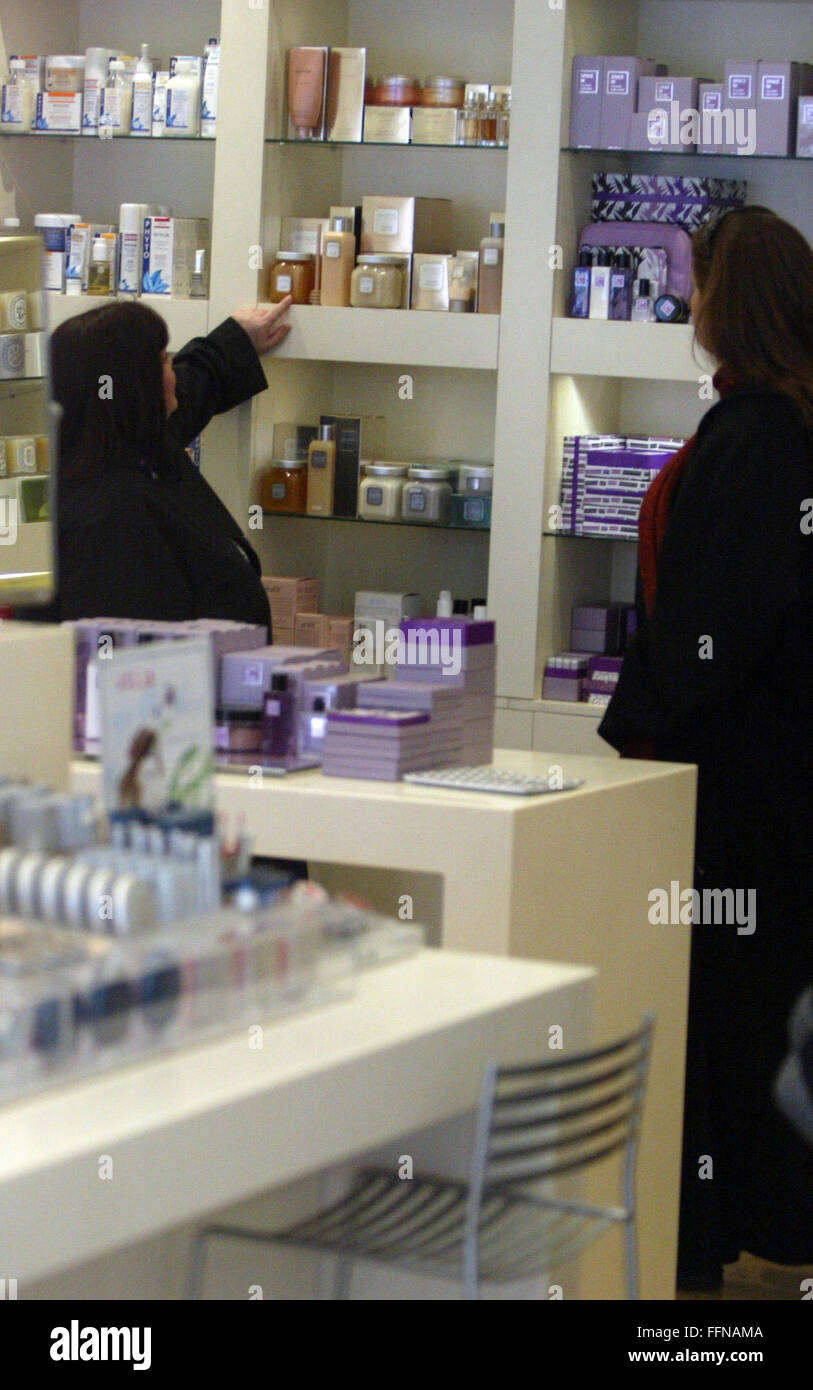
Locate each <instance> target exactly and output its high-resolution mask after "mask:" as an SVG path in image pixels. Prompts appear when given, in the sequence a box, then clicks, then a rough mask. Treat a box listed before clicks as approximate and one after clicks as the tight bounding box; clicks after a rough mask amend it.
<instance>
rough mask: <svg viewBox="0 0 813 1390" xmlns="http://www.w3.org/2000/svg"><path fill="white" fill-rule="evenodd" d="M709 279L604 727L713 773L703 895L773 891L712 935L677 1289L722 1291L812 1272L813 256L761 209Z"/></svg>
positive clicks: (716, 257)
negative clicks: (744, 1278) (805, 1021)
mask: <svg viewBox="0 0 813 1390" xmlns="http://www.w3.org/2000/svg"><path fill="white" fill-rule="evenodd" d="M693 275H694V282H695V290H694V294H693V297H692V317H693V321H694V326H695V335H696V338H697V341H698V343H699V344H700V345H701V347H703V348H704V349H705V350H706V351H707V352H708V353H709V354H710V355H711V356H712V357H713V358H714V359H715V360H716V362H717V363H719V370H718V371H717V374H716V376H715V378H714V381H715V385H716V386H717V389H718V391H719V393H720V396H721V399H720V401H719V402H718V403H717V404H715V405H713V406H712V407H711V409H710V410H709V411H708V412H707V413H706V415H705V416H704V417H703V419H702V421H701V423H700V427H699V429H698V432H697V435H696V436H695V438H694V439H693V440H690V441H689V443H688V444H687V445H686V446H685V447H684V448H683V449H682V450H681V451H680V453H679V454H677V455H676V456H675V457H674V458H673V459H671V460H670V461H669V463H668V464H667V465H666V467H665V468H664V469H663V470H662V472H661V473H660V475H659V477H658V478H657V480H656V482H655V483H653V485H652V487H651V488H650V490H649V492H648V494H647V496H646V498H645V501H644V504H643V506H642V509H641V517H640V521H639V546H638V556H639V574H640V595H641V599H642V602H641V603H640V605H639V606H640V608H641V622H640V625H639V628H638V631H637V633H636V636H635V639H634V641H633V643H632V645H631V647H630V650H629V651H628V653H627V656H626V658H625V661H624V666H623V669H622V672H621V677H620V680H619V683H618V688H617V690H616V693H615V695H614V698H613V699H612V701H611V703H610V705H609V708H608V710H607V712H606V714H605V717H604V719H603V721H602V723H601V726H600V732H601V734H602V735H603V737H604V738H605V739H606V740H607V741H608V742H609V743H611V744H612V745H613V746H614V747H615V748H617V749H619V750H620V751H621V752H622V754H627V755H631V756H649V757H655V758H660V759H666V760H670V761H674V762H688V763H696V764H697V766H698V770H699V781H698V801H697V822H696V851H695V853H696V863H695V874H696V877H695V888H696V889H697V890H699V891H700V893H701V898H700V901H701V902H703V901H706V902H708V903H709V904H711V903H713V902H716V903H719V904H721V905H722V904H725V903H729V904H730V902H731V895H730V894H729V895H726V893H725V890H734V892H736V890H741V891H747V890H751V891H752V892H753V893H755V897H753V898H752V899H749V901H752V902H753V903H754V907H755V911H754V913H753V914H749V920H748V923H747V925H746V923H745V921H743V920H742V918H741V915H739V914H738V917H737V920H735V919H734V918H733V916H731V914H730V913H729V912H728V911H726V912H725V913H723V912H717V913H715V914H714V917H715V920H711V921H709V920H708V917H709V916H710V915H711V914H710V913H708V912H706V913H705V914H701V916H702V917H703V920H702V921H700V922H695V923H694V925H693V926H692V949H691V973H690V987H689V995H690V997H689V1032H688V1047H687V1069H686V1096H685V1121H684V1148H683V1172H682V1185H681V1220H680V1247H679V1260H678V1285H679V1287H682V1288H712V1287H717V1286H719V1284H720V1282H721V1280H722V1266H723V1264H725V1263H727V1262H730V1261H733V1260H736V1259H737V1258H738V1257H739V1254H740V1252H741V1251H742V1250H747V1251H749V1252H750V1253H751V1254H754V1255H757V1256H759V1257H761V1258H764V1259H768V1260H774V1261H777V1262H779V1263H782V1264H802V1263H807V1262H810V1261H811V1260H813V1155H811V1152H810V1150H809V1149H808V1148H807V1147H806V1146H805V1145H804V1144H803V1142H802V1140H801V1139H800V1138H799V1137H798V1136H797V1135H796V1134H795V1133H794V1132H793V1130H792V1129H791V1127H790V1125H789V1124H788V1123H787V1122H786V1121H785V1119H784V1118H783V1117H782V1116H781V1115H780V1113H779V1111H778V1110H777V1108H776V1106H775V1104H774V1102H773V1097H772V1086H773V1081H774V1077H775V1075H776V1072H777V1069H778V1067H779V1065H780V1062H781V1060H782V1058H783V1057H784V1054H785V1049H786V1027H787V1020H788V1016H789V1014H790V1011H791V1008H792V1005H793V1001H794V999H795V998H796V996H797V994H798V993H799V989H800V987H801V985H803V984H804V983H806V982H807V981H809V980H810V979H811V978H813V904H811V898H810V892H809V885H810V858H811V848H812V847H813V714H811V706H810V700H809V694H808V692H809V691H810V690H811V688H813V535H812V534H811V531H812V530H813V526H811V518H812V517H813V253H811V249H810V246H809V245H808V243H807V242H806V241H805V239H804V237H803V236H802V235H801V234H800V233H799V232H798V231H796V230H795V229H794V228H793V227H791V226H790V225H789V224H788V223H786V222H784V221H783V220H782V219H781V218H779V217H777V216H776V215H775V214H774V213H772V212H769V211H768V210H766V209H764V208H757V207H750V208H744V209H741V210H737V211H733V212H729V213H727V214H726V215H725V216H724V217H723V218H722V219H721V220H719V221H718V222H717V224H716V225H711V226H709V227H708V228H706V229H704V230H702V231H701V232H699V233H698V234H697V235H696V237H695V238H694V247H693ZM655 886H656V885H654V884H653V888H654V887H655ZM685 886H686V887H688V885H685ZM708 890H717V892H716V893H715V895H714V896H713V897H712V896H711V894H709V895H708V896H706V893H707V891H708ZM642 910H646V909H645V908H644V906H643V905H642ZM721 916H724V918H725V920H724V921H720V920H719V918H720V917H721ZM671 929H672V930H674V928H671ZM653 930H655V931H656V930H670V928H669V927H661V928H659V927H653Z"/></svg>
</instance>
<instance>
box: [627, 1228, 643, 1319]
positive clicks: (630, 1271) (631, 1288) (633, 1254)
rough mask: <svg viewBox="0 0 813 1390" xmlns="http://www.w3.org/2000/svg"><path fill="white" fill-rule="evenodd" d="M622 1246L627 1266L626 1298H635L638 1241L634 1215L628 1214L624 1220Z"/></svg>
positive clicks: (636, 1296) (636, 1292)
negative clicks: (624, 1227)
mask: <svg viewBox="0 0 813 1390" xmlns="http://www.w3.org/2000/svg"><path fill="white" fill-rule="evenodd" d="M624 1246H625V1256H626V1260H625V1262H626V1268H627V1298H628V1299H632V1300H637V1299H638V1298H640V1294H639V1292H638V1243H637V1239H636V1230H635V1217H634V1216H630V1217H628V1218H627V1221H626V1229H625V1231H624Z"/></svg>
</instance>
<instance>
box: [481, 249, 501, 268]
mask: <svg viewBox="0 0 813 1390" xmlns="http://www.w3.org/2000/svg"><path fill="white" fill-rule="evenodd" d="M499 263H500V252H499V248H498V247H496V246H487V247H486V248H485V250H484V252H483V265H499Z"/></svg>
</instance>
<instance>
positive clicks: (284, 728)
mask: <svg viewBox="0 0 813 1390" xmlns="http://www.w3.org/2000/svg"><path fill="white" fill-rule="evenodd" d="M296 745H297V728H296V694H295V692H294V690H293V689H292V688H291V685H290V683H289V680H288V676H287V675H286V674H285V672H284V671H275V672H274V674H273V675H272V677H271V689H270V691H269V692H268V694H267V695H266V696H265V699H264V700H263V724H262V752H263V754H264V756H266V757H269V758H291V757H295V756H296V751H297V747H296Z"/></svg>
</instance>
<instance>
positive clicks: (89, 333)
mask: <svg viewBox="0 0 813 1390" xmlns="http://www.w3.org/2000/svg"><path fill="white" fill-rule="evenodd" d="M167 342H168V333H167V326H166V324H165V323H164V320H163V319H162V318H161V316H160V314H156V313H154V311H153V310H152V309H148V308H147V307H146V305H143V304H137V303H116V304H105V305H104V306H102V308H99V309H90V310H88V312H87V313H85V314H80V315H79V316H78V317H77V318H73V319H68V320H67V321H66V322H65V323H63V324H60V326H59V328H57V330H56V332H55V333H54V334H53V336H52V338H51V372H52V379H53V389H54V396H55V398H56V400H57V401H58V402H59V404H60V406H61V407H62V412H63V414H62V422H61V425H60V436H59V438H60V464H59V471H60V474H61V475H62V476H64V477H68V476H77V475H79V474H87V473H93V472H103V471H105V470H106V469H108V468H111V467H115V466H116V465H120V464H122V463H133V462H139V461H141V460H143V461H145V462H147V463H148V464H155V465H159V466H160V464H161V463H162V462H163V460H164V459H165V457H166V406H165V402H164V386H163V368H162V365H161V354H162V352H163V351H164V349H165V348H166V346H167Z"/></svg>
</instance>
